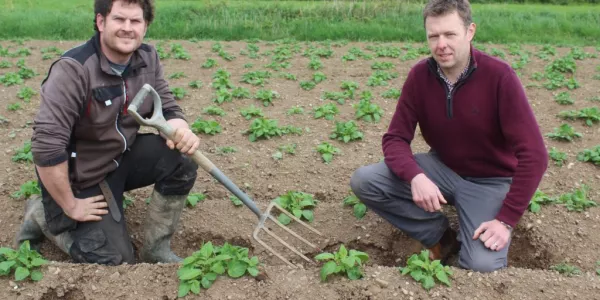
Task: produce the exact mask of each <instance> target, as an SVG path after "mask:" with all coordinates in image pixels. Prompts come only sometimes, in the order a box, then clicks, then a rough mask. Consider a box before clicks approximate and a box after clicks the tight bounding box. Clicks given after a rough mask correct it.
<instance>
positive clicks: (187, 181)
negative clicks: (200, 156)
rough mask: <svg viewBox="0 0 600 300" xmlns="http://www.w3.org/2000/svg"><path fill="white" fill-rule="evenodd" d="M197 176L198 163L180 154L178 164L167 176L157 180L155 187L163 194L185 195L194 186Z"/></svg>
mask: <svg viewBox="0 0 600 300" xmlns="http://www.w3.org/2000/svg"><path fill="white" fill-rule="evenodd" d="M197 176H198V165H196V164H195V163H194V162H193V161H192V160H191V159H190V158H189V157H188V156H185V155H181V158H180V160H179V165H178V167H177V169H175V171H174V172H173V173H172V174H171V175H170V176H168V177H167V178H165V179H163V180H161V181H160V182H157V183H156V184H155V189H156V190H157V191H158V192H159V193H161V194H163V195H185V194H188V193H189V192H190V191H191V190H192V188H193V187H194V183H195V182H196V177H197Z"/></svg>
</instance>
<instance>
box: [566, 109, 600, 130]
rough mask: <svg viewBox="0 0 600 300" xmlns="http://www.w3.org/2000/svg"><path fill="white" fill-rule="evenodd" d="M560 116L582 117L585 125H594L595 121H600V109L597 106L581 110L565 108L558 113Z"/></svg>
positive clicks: (567, 117)
mask: <svg viewBox="0 0 600 300" xmlns="http://www.w3.org/2000/svg"><path fill="white" fill-rule="evenodd" d="M558 116H559V117H561V118H563V119H570V120H575V119H581V120H584V121H585V125H587V126H592V125H594V123H597V122H600V109H598V107H597V106H594V107H586V108H582V109H581V110H579V111H578V110H565V111H561V112H560V113H558Z"/></svg>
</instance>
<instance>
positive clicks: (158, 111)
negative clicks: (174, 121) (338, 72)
mask: <svg viewBox="0 0 600 300" xmlns="http://www.w3.org/2000/svg"><path fill="white" fill-rule="evenodd" d="M148 93H151V95H152V99H153V101H154V111H153V113H152V117H150V118H149V119H144V118H142V116H140V115H139V114H138V112H137V110H138V108H139V107H140V106H141V105H142V103H143V102H144V99H145V98H146V96H147V95H148ZM127 111H128V112H129V113H130V114H131V115H132V116H133V117H134V118H135V119H136V121H137V122H138V123H140V125H145V126H151V127H154V128H156V129H158V130H159V131H160V132H161V133H163V134H164V135H165V136H166V137H168V138H169V139H173V134H174V132H175V130H174V129H173V128H172V127H171V126H169V124H168V123H167V121H166V120H165V118H164V116H163V113H162V101H161V99H160V96H159V95H158V93H157V92H156V91H155V90H154V88H152V87H151V86H150V85H149V84H145V85H144V86H143V87H142V89H141V90H140V91H139V92H138V93H137V95H136V96H135V98H134V99H133V101H132V102H131V103H130V104H129V107H128V108H127ZM191 157H192V159H193V161H194V162H195V163H196V164H198V165H199V166H201V167H202V169H204V170H205V171H206V172H208V173H209V174H210V175H212V176H213V177H214V178H215V179H217V180H218V181H219V182H220V183H221V184H222V185H224V186H225V187H226V188H227V189H228V190H229V191H230V192H231V193H233V194H234V195H235V196H236V197H238V198H239V199H240V200H241V201H242V202H243V203H244V204H245V205H246V206H247V207H248V208H250V210H251V211H252V212H253V213H254V214H255V215H256V216H257V217H258V220H259V221H258V225H257V226H256V228H255V229H254V232H253V234H252V237H253V238H254V240H256V241H257V242H258V243H259V244H261V245H262V246H263V247H265V248H266V249H267V250H269V251H270V252H271V253H273V254H274V255H275V256H277V257H278V258H279V259H281V260H282V261H284V262H285V263H287V264H288V265H290V266H292V267H294V268H296V267H297V266H296V265H294V264H292V263H291V262H290V261H289V260H287V259H286V258H285V257H284V256H283V255H281V254H280V253H279V252H277V251H276V250H275V249H273V248H272V247H271V246H269V245H267V243H265V242H264V241H263V240H261V239H260V238H259V236H258V234H259V233H260V231H261V230H263V231H265V232H266V233H268V234H269V235H270V236H271V237H273V238H274V239H276V240H277V241H279V242H280V243H281V244H282V245H283V246H285V247H287V248H288V249H290V250H292V251H293V252H294V253H296V254H297V255H298V256H300V257H302V258H303V259H304V260H306V261H307V262H311V263H314V262H313V261H312V260H311V259H309V258H308V257H306V256H305V255H304V254H302V253H301V252H300V251H299V250H298V249H296V248H295V247H294V246H292V245H290V244H288V243H286V242H285V241H284V240H283V239H281V238H280V237H279V236H277V234H275V233H274V232H272V231H271V229H269V228H268V227H266V226H265V222H266V221H267V219H269V220H271V221H273V222H274V223H275V224H277V225H278V226H279V227H281V228H282V229H283V230H285V231H286V232H288V233H289V234H291V235H292V236H294V237H296V238H297V239H299V240H301V241H302V242H304V243H305V244H307V245H309V246H310V247H312V248H314V249H316V250H319V249H318V247H317V246H315V245H314V244H312V243H311V242H309V241H307V240H306V239H305V238H303V237H302V236H300V235H299V234H297V233H296V232H294V231H292V230H291V229H289V228H287V227H286V226H285V225H283V224H281V223H280V222H279V221H278V220H277V219H276V218H275V217H273V216H272V215H271V210H273V208H277V209H279V210H280V211H281V212H282V213H284V214H286V215H287V216H288V217H290V218H291V219H293V220H295V221H296V222H298V223H300V224H301V225H303V226H304V227H306V228H308V229H309V230H311V231H312V232H314V233H316V234H318V235H320V236H322V234H321V233H320V232H319V231H317V230H316V229H315V228H313V227H311V226H310V225H308V224H306V223H305V222H303V221H301V220H300V219H299V218H296V216H294V215H293V214H291V213H290V212H288V211H287V210H285V209H283V208H282V207H281V206H279V205H278V204H277V203H275V202H274V201H272V202H271V203H270V204H269V206H268V207H267V209H266V210H265V212H264V213H263V212H261V211H260V209H259V208H258V207H257V206H256V203H254V201H252V199H250V197H248V195H246V194H245V193H244V192H242V191H241V190H240V189H239V188H238V187H237V186H236V185H235V184H234V183H233V182H232V181H231V180H230V179H229V178H227V176H225V174H223V172H221V170H219V169H218V168H217V167H216V166H215V165H214V164H213V163H212V162H211V161H210V160H209V159H208V158H206V157H205V156H204V155H203V154H202V152H200V150H196V152H195V153H194V154H193V155H191Z"/></svg>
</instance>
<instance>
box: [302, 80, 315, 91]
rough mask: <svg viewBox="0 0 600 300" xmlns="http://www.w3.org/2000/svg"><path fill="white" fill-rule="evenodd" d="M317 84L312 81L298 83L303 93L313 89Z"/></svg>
mask: <svg viewBox="0 0 600 300" xmlns="http://www.w3.org/2000/svg"><path fill="white" fill-rule="evenodd" d="M315 86H317V84H316V83H315V82H314V81H300V87H301V88H302V89H303V90H305V91H310V90H312V89H314V88H315Z"/></svg>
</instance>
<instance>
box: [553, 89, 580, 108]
mask: <svg viewBox="0 0 600 300" xmlns="http://www.w3.org/2000/svg"><path fill="white" fill-rule="evenodd" d="M554 101H556V103H558V104H560V105H569V104H573V103H575V100H573V99H572V98H571V95H570V94H569V92H560V93H558V94H556V95H554Z"/></svg>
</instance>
